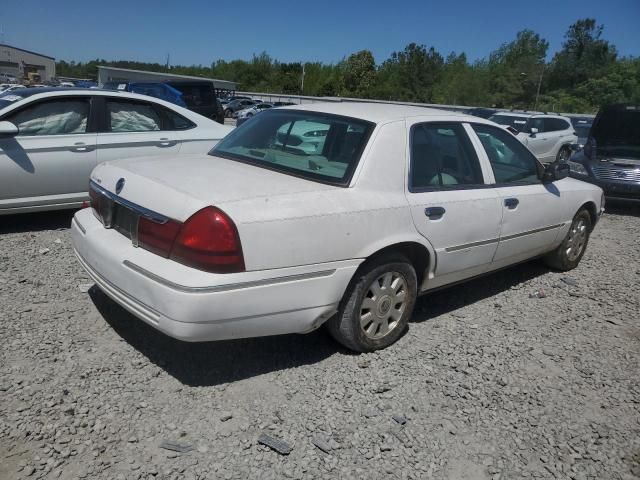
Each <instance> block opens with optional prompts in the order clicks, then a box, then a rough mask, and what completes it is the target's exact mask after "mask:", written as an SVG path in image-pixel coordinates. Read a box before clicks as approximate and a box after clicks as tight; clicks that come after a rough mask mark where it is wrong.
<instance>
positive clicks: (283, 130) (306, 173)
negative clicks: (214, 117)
mask: <svg viewBox="0 0 640 480" xmlns="http://www.w3.org/2000/svg"><path fill="white" fill-rule="evenodd" d="M372 129H373V124H371V123H369V122H366V121H364V120H357V119H355V118H349V117H341V116H336V115H329V114H322V113H317V112H304V111H295V110H266V111H265V112H263V113H261V114H260V115H258V116H256V117H255V118H254V119H253V120H252V121H251V122H247V123H245V124H243V125H242V126H240V127H238V128H236V129H235V130H234V131H233V132H231V133H230V134H229V135H227V136H226V137H225V138H224V139H223V140H222V141H221V142H220V143H218V145H216V147H215V148H214V149H213V150H212V151H211V155H217V156H221V157H224V158H230V159H233V160H239V161H243V162H247V163H252V164H254V165H257V166H261V167H264V168H269V169H272V170H278V171H281V172H284V173H290V174H293V175H297V176H301V177H305V178H308V179H311V180H317V181H321V182H325V183H331V184H337V185H346V184H348V183H349V180H350V179H351V175H352V174H353V171H354V170H355V167H356V165H357V164H358V161H359V159H360V155H361V153H362V150H363V149H364V146H365V145H366V143H367V140H368V139H369V135H370V134H371V131H372Z"/></svg>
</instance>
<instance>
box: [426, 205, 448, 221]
mask: <svg viewBox="0 0 640 480" xmlns="http://www.w3.org/2000/svg"><path fill="white" fill-rule="evenodd" d="M445 212H446V210H445V209H444V208H442V207H427V208H425V209H424V214H425V215H426V216H427V217H428V218H429V220H439V219H440V218H442V217H443V216H444V214H445Z"/></svg>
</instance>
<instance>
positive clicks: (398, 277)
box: [327, 255, 417, 352]
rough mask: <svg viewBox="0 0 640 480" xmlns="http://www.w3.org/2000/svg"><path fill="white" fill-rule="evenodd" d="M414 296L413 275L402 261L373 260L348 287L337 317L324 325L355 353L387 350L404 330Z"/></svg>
mask: <svg viewBox="0 0 640 480" xmlns="http://www.w3.org/2000/svg"><path fill="white" fill-rule="evenodd" d="M416 296H417V278H416V272H415V270H414V268H413V266H412V265H411V263H410V262H409V261H408V260H407V259H406V258H405V257H403V256H401V255H385V256H384V257H380V258H379V259H376V260H372V261H370V262H369V263H368V264H365V265H364V266H363V267H362V268H361V269H360V270H359V271H358V273H357V274H356V277H354V279H353V280H352V281H351V283H350V284H349V287H348V288H347V291H346V292H345V294H344V297H343V299H342V301H341V302H340V308H339V310H338V313H337V314H336V315H335V316H334V317H333V318H331V319H330V320H329V321H328V322H327V326H328V328H329V332H330V333H331V335H332V336H333V337H334V338H335V339H336V340H337V341H338V342H340V343H341V344H342V345H344V346H345V347H347V348H349V349H351V350H354V351H356V352H371V351H373V350H379V349H381V348H385V347H388V346H389V345H391V344H392V343H394V342H395V341H396V340H398V338H400V336H401V335H402V332H403V331H404V330H405V328H406V326H407V323H408V321H409V318H410V317H411V314H412V312H413V307H414V305H415V302H416Z"/></svg>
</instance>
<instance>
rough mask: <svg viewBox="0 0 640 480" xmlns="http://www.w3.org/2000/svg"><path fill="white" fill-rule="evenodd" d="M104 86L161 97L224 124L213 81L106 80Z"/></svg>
mask: <svg viewBox="0 0 640 480" xmlns="http://www.w3.org/2000/svg"><path fill="white" fill-rule="evenodd" d="M102 88H105V89H108V90H120V91H125V92H132V93H140V94H143V95H150V96H152V97H156V98H161V99H162V100H165V101H168V102H171V103H175V104H176V105H179V106H181V107H186V108H188V109H189V110H192V111H194V112H196V113H199V114H200V115H202V116H203V117H207V118H210V119H211V120H215V121H216V122H218V123H221V124H224V110H223V108H222V105H221V104H220V102H219V101H218V99H217V97H216V92H215V89H214V88H213V83H211V82H210V81H208V80H184V81H183V80H171V81H166V82H105V83H104V84H103V86H102Z"/></svg>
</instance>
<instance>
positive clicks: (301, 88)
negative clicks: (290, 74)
mask: <svg viewBox="0 0 640 480" xmlns="http://www.w3.org/2000/svg"><path fill="white" fill-rule="evenodd" d="M300 95H304V63H302V82H301V85H300Z"/></svg>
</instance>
